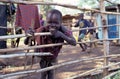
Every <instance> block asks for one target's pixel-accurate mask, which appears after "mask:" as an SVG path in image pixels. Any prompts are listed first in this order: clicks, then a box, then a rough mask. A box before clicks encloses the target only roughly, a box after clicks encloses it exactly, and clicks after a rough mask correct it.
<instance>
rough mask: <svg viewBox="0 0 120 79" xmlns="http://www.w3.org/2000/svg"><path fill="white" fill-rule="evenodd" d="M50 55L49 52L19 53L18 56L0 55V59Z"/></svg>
mask: <svg viewBox="0 0 120 79" xmlns="http://www.w3.org/2000/svg"><path fill="white" fill-rule="evenodd" d="M48 55H52V54H51V53H49V52H38V53H19V54H9V55H0V58H3V59H5V58H14V57H21V56H48Z"/></svg>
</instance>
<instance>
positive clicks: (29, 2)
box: [0, 0, 120, 15]
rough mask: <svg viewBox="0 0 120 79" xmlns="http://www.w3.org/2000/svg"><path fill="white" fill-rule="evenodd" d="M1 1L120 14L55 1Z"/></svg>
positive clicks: (4, 0) (0, 0)
mask: <svg viewBox="0 0 120 79" xmlns="http://www.w3.org/2000/svg"><path fill="white" fill-rule="evenodd" d="M0 2H4V3H16V4H34V5H56V6H62V7H66V8H71V9H77V10H83V11H92V12H96V13H103V14H115V15H120V13H115V12H103V11H99V10H95V9H88V8H80V7H78V6H74V5H69V4H60V3H54V2H41V1H16V0H0Z"/></svg>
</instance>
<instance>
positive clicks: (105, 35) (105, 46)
mask: <svg viewBox="0 0 120 79" xmlns="http://www.w3.org/2000/svg"><path fill="white" fill-rule="evenodd" d="M100 11H103V12H105V5H104V0H100ZM101 16H102V21H101V22H102V25H103V26H104V25H105V24H107V23H106V21H107V20H106V16H105V15H104V14H101ZM102 31H103V39H108V30H107V28H102ZM103 49H104V56H107V55H109V41H107V40H104V41H103ZM107 65H108V58H104V66H107ZM103 74H104V76H106V75H108V69H107V68H106V69H104V70H103Z"/></svg>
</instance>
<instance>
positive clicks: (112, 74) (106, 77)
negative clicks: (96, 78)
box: [102, 71, 120, 79]
mask: <svg viewBox="0 0 120 79" xmlns="http://www.w3.org/2000/svg"><path fill="white" fill-rule="evenodd" d="M117 73H120V71H116V72H113V73H111V74H109V75H107V76H105V77H104V78H102V79H108V78H110V77H112V76H114V75H115V74H117Z"/></svg>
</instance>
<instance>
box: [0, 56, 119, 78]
mask: <svg viewBox="0 0 120 79" xmlns="http://www.w3.org/2000/svg"><path fill="white" fill-rule="evenodd" d="M104 57H105V56H99V57H93V58H89V59H88V58H87V59H79V60H75V61H70V62H64V63H60V64H57V65H54V66H50V67H47V68H43V69H36V70H29V71H20V72H16V73H10V74H6V75H0V78H5V77H10V76H15V75H22V74H30V73H38V72H45V71H49V70H52V69H56V68H59V67H62V66H66V65H70V64H75V63H79V62H83V61H86V60H88V61H91V60H95V59H100V58H104ZM118 64H120V62H119V63H116V64H112V65H109V66H105V67H102V68H97V70H98V69H99V70H100V69H105V68H108V67H111V66H114V65H118ZM95 71H96V70H95ZM92 72H93V71H92ZM82 76H83V75H82Z"/></svg>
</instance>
